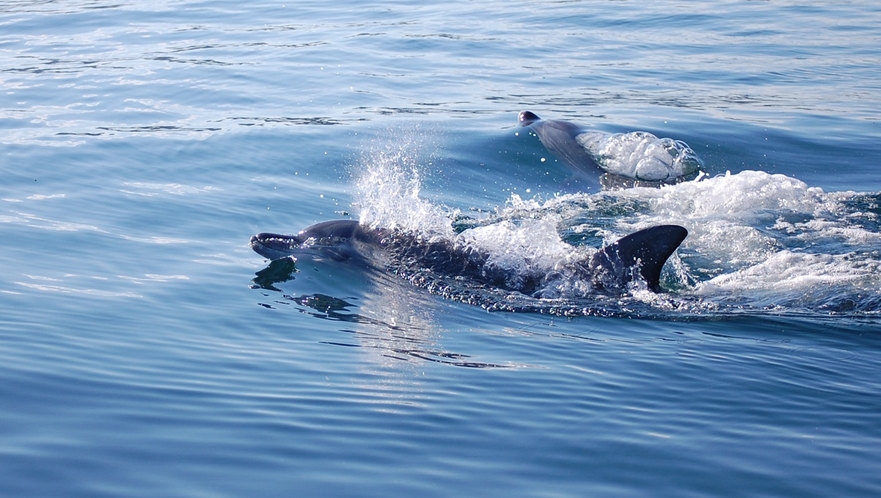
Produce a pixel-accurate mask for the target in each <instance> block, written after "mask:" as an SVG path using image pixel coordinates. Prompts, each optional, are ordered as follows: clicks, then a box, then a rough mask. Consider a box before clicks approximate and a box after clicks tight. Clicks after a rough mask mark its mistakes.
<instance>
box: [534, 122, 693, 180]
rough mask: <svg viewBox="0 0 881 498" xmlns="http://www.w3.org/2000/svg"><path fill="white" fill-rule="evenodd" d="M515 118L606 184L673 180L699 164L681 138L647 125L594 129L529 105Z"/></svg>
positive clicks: (559, 155)
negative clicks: (649, 129)
mask: <svg viewBox="0 0 881 498" xmlns="http://www.w3.org/2000/svg"><path fill="white" fill-rule="evenodd" d="M518 119H519V121H520V126H523V127H527V128H529V129H530V130H532V131H533V132H534V133H535V134H536V135H538V139H539V140H540V141H541V143H542V144H543V145H544V146H545V148H547V149H548V151H550V153H551V154H553V155H554V156H556V157H557V158H559V159H560V160H561V161H562V162H563V163H564V164H566V165H567V166H569V167H570V168H572V169H573V170H575V171H577V172H580V173H584V174H585V176H587V177H588V179H591V180H592V179H594V178H598V179H599V182H600V184H601V185H602V186H604V187H610V188H614V187H621V186H649V185H654V186H659V185H661V184H664V183H676V182H679V181H682V180H684V179H686V178H688V177H691V176H692V175H694V174H696V173H698V172H699V171H700V169H701V168H702V167H703V163H702V162H701V160H700V159H699V158H698V157H697V154H695V153H694V151H693V150H692V149H691V147H689V146H688V144H686V143H685V142H683V141H681V140H673V139H670V138H658V137H656V136H655V135H652V134H651V133H649V132H646V131H634V132H630V133H604V132H601V131H592V130H588V129H586V128H583V127H581V126H578V125H576V124H574V123H570V122H568V121H557V120H546V119H541V118H540V117H538V115H536V114H535V113H533V112H531V111H522V112H520V115H519V117H518Z"/></svg>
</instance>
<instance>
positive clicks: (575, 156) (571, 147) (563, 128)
mask: <svg viewBox="0 0 881 498" xmlns="http://www.w3.org/2000/svg"><path fill="white" fill-rule="evenodd" d="M518 119H519V120H520V126H523V127H528V128H529V129H530V130H532V131H533V132H535V134H536V135H538V139H539V140H541V143H542V145H544V146H545V148H546V149H548V151H550V153H551V154H553V155H555V156H556V157H557V158H559V159H560V160H561V161H563V164H565V165H567V166H569V167H570V168H572V169H574V170H576V171H579V172H581V173H585V174H587V175H590V176H591V177H593V176H597V177H598V176H599V175H602V174H603V173H605V171H604V170H603V169H602V168H600V166H599V164H597V162H596V160H594V158H593V156H592V155H590V154H589V153H588V152H587V150H586V149H585V148H584V147H583V146H582V145H581V144H579V143H578V141H577V140H576V139H575V137H577V136H578V135H580V134H582V133H584V132H585V131H586V130H585V129H584V128H582V127H580V126H578V125H576V124H574V123H570V122H568V121H557V120H553V119H551V120H548V119H541V118H540V117H538V115H537V114H535V113H534V112H531V111H522V112H520V115H519V117H518Z"/></svg>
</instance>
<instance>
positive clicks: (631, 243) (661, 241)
mask: <svg viewBox="0 0 881 498" xmlns="http://www.w3.org/2000/svg"><path fill="white" fill-rule="evenodd" d="M687 235H688V230H686V229H685V228H683V227H681V226H678V225H659V226H655V227H651V228H646V229H645V230H640V231H638V232H635V233H632V234H630V235H628V236H626V237H622V238H621V239H619V240H618V241H617V242H615V243H614V244H611V245H608V246H606V247H604V248H603V250H602V251H601V252H600V254H603V255H604V256H605V257H606V258H607V261H609V262H610V263H612V264H613V265H614V266H617V267H619V268H620V269H622V270H624V274H625V283H626V280H629V279H627V278H626V276H627V275H628V274H629V273H630V271H629V269H630V268H634V267H635V268H636V269H637V270H638V271H639V274H640V275H642V278H644V279H645V281H646V283H647V284H648V288H649V289H651V290H652V291H654V292H660V290H661V285H660V280H661V268H663V267H664V263H665V262H666V261H667V258H669V257H670V256H671V255H672V254H673V252H674V251H676V248H678V247H679V244H681V243H682V241H683V240H685V237H686V236H687Z"/></svg>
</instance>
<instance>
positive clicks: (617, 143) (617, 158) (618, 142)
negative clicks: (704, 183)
mask: <svg viewBox="0 0 881 498" xmlns="http://www.w3.org/2000/svg"><path fill="white" fill-rule="evenodd" d="M575 140H576V141H577V142H578V143H579V144H580V145H581V146H582V147H584V148H585V150H586V151H587V152H588V153H589V154H590V155H591V156H592V157H593V159H594V160H595V161H596V162H597V164H598V165H599V166H600V168H602V169H604V170H605V171H607V172H609V173H613V174H615V175H619V176H624V177H627V178H635V179H637V180H646V181H664V180H672V179H675V178H681V177H683V176H688V175H691V174H692V173H697V172H698V171H699V170H700V168H701V166H702V163H701V160H700V159H699V158H698V157H697V154H695V153H694V151H693V150H692V149H691V147H689V146H688V144H686V143H685V142H682V141H680V140H673V139H671V138H658V137H656V136H655V135H652V134H651V133H649V132H647V131H634V132H630V133H613V134H609V133H603V132H599V131H588V132H585V133H581V134H579V135H578V136H576V137H575Z"/></svg>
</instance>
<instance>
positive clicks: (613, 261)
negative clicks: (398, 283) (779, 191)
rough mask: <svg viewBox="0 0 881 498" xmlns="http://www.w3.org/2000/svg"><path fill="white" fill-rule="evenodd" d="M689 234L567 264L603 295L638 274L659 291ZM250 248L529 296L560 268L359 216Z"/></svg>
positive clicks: (616, 247) (647, 237)
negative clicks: (534, 267)
mask: <svg viewBox="0 0 881 498" xmlns="http://www.w3.org/2000/svg"><path fill="white" fill-rule="evenodd" d="M687 235H688V231H687V230H686V229H685V228H683V227H681V226H678V225H659V226H654V227H650V228H646V229H644V230H640V231H638V232H635V233H632V234H630V235H627V236H625V237H623V238H621V239H619V240H618V241H616V242H614V243H612V244H610V245H607V246H605V247H603V248H602V249H600V250H598V251H597V252H596V253H594V254H593V255H592V256H591V257H590V258H585V259H584V260H581V261H575V262H574V263H571V264H568V265H567V268H566V269H565V270H566V271H567V272H568V273H569V274H570V275H574V277H575V278H577V279H579V280H582V281H586V282H588V283H589V284H590V285H591V287H592V289H593V290H595V291H597V292H600V293H604V294H622V293H624V292H626V290H627V286H628V284H629V283H630V282H632V281H633V280H634V279H635V278H636V276H637V275H639V277H641V278H642V280H644V281H645V283H646V285H647V287H648V289H650V290H651V291H653V292H661V291H662V289H661V285H660V277H661V268H662V267H663V266H664V263H665V262H666V261H667V259H668V258H669V257H670V256H671V255H672V254H673V252H675V251H676V249H677V248H678V247H679V245H680V244H681V243H682V241H683V240H685V237H686V236H687ZM250 246H251V248H252V249H253V250H254V251H255V252H257V253H258V254H260V255H261V256H263V257H265V258H268V259H270V260H277V259H280V258H285V257H289V256H293V257H295V258H297V257H304V256H305V257H310V256H311V257H317V258H324V257H327V258H330V259H332V260H334V261H347V260H350V261H358V262H361V263H363V264H366V265H368V266H372V267H384V268H385V269H390V270H393V271H395V272H397V273H407V272H408V271H409V272H413V271H418V270H420V269H424V270H430V271H432V272H436V273H438V274H441V275H447V276H452V277H465V278H470V279H472V280H474V281H477V282H480V283H482V284H486V285H490V286H493V287H498V288H502V289H506V290H511V291H518V292H521V293H523V294H533V293H534V292H536V291H539V290H540V289H541V288H542V287H543V286H544V285H545V284H547V283H548V281H550V280H551V279H553V278H554V277H555V276H557V277H558V276H559V273H560V272H556V271H555V272H552V273H548V274H547V275H539V276H526V277H523V278H511V275H509V274H508V272H506V271H505V270H503V269H500V268H497V267H495V266H494V265H490V264H487V263H488V260H489V257H490V255H489V254H487V253H485V252H483V251H481V250H479V249H475V248H473V247H470V246H466V247H462V246H459V245H457V244H456V243H455V241H454V240H450V239H440V240H427V239H425V238H423V237H419V236H417V235H414V234H411V233H407V232H403V231H400V230H392V229H383V228H372V227H369V226H365V225H362V224H360V223H359V222H358V221H356V220H331V221H325V222H322V223H318V224H315V225H312V226H310V227H308V228H306V229H304V230H303V231H301V232H300V233H298V234H297V235H282V234H275V233H259V234H257V235H254V236H253V237H251V240H250Z"/></svg>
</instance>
